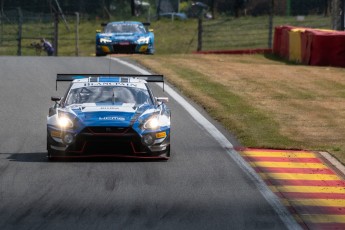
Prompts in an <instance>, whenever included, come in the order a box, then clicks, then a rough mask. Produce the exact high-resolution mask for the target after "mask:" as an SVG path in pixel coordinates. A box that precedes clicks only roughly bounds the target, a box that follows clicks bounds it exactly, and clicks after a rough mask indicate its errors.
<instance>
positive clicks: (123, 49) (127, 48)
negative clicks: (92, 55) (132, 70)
mask: <svg viewBox="0 0 345 230" xmlns="http://www.w3.org/2000/svg"><path fill="white" fill-rule="evenodd" d="M135 48H136V45H135V44H129V45H113V51H114V53H135Z"/></svg>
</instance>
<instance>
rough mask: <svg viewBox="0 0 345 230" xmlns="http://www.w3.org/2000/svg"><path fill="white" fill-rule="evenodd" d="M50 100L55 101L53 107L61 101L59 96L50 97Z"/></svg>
mask: <svg viewBox="0 0 345 230" xmlns="http://www.w3.org/2000/svg"><path fill="white" fill-rule="evenodd" d="M51 100H52V101H54V102H55V105H54V107H53V108H54V109H56V108H57V107H59V106H60V103H59V101H61V97H51Z"/></svg>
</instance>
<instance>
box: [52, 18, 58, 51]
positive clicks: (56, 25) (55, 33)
mask: <svg viewBox="0 0 345 230" xmlns="http://www.w3.org/2000/svg"><path fill="white" fill-rule="evenodd" d="M58 40H59V14H58V13H55V14H54V45H53V46H54V50H55V52H54V56H58V45H59V44H58Z"/></svg>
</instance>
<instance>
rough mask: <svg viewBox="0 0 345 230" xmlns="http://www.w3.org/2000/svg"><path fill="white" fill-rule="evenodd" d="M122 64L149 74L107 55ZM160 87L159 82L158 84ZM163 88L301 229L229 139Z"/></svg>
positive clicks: (287, 220)
mask: <svg viewBox="0 0 345 230" xmlns="http://www.w3.org/2000/svg"><path fill="white" fill-rule="evenodd" d="M108 58H110V59H111V60H113V61H116V62H118V63H120V64H122V65H125V66H127V67H129V68H131V69H133V70H135V71H137V72H139V73H140V74H151V73H150V72H148V71H146V70H144V69H142V68H140V67H138V66H135V65H133V64H131V63H129V62H126V61H123V60H121V59H118V58H114V57H108ZM159 86H160V87H162V85H161V84H159ZM164 90H165V91H166V92H167V93H168V94H169V95H170V96H171V97H172V98H174V99H175V100H176V102H177V103H179V104H180V105H181V106H182V107H183V108H184V109H185V110H186V111H187V112H188V113H189V114H190V115H191V116H192V117H193V118H194V119H195V120H196V121H197V122H198V123H199V124H200V125H201V126H202V127H204V129H205V130H206V131H207V132H209V134H210V135H212V137H213V138H214V139H215V140H216V141H218V143H219V144H220V145H221V146H222V147H223V148H224V149H225V151H226V152H227V154H228V155H229V156H230V157H231V158H232V159H233V160H234V161H235V162H236V163H237V164H238V165H239V167H240V168H241V169H242V170H243V171H244V172H245V173H246V174H247V175H248V176H249V177H250V178H251V179H252V181H253V182H254V183H255V185H256V187H257V188H258V189H259V191H260V192H261V194H262V195H263V196H264V197H265V199H266V200H267V202H268V203H269V204H270V205H271V206H272V207H273V208H274V210H275V211H276V212H277V214H278V215H279V217H280V219H281V220H282V221H283V222H284V224H285V226H286V227H287V228H288V229H291V230H292V229H294V230H298V229H302V228H301V227H300V225H299V224H298V223H297V222H296V220H295V219H294V218H293V217H292V216H291V214H290V213H289V211H288V210H287V209H286V208H285V207H284V206H283V205H282V204H281V202H280V200H279V198H278V197H277V196H276V195H275V194H274V193H273V192H272V191H271V190H270V189H269V188H268V187H267V186H266V184H265V182H264V181H263V180H262V179H261V178H260V177H259V176H258V175H257V173H256V172H255V171H254V169H253V168H252V167H251V166H249V165H248V164H247V162H246V161H245V160H244V159H243V158H242V157H241V155H240V154H239V153H238V152H237V151H236V150H234V148H233V145H232V144H231V143H230V141H229V140H228V139H227V138H226V137H225V136H224V135H223V134H222V133H221V132H220V131H219V130H218V129H217V128H216V127H215V126H214V125H213V124H212V123H211V122H209V121H208V120H207V119H206V118H205V117H204V116H203V115H202V114H201V113H200V112H199V111H198V110H196V109H195V108H194V107H193V106H192V105H191V104H190V103H189V102H188V101H186V100H185V99H184V98H183V97H181V96H180V95H179V94H178V93H177V92H176V91H175V90H173V89H172V88H171V87H170V86H169V85H165V87H164Z"/></svg>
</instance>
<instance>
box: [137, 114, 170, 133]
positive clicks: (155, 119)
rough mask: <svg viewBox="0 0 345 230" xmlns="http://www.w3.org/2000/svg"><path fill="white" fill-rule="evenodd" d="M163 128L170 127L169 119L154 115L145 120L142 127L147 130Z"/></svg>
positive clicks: (164, 116)
mask: <svg viewBox="0 0 345 230" xmlns="http://www.w3.org/2000/svg"><path fill="white" fill-rule="evenodd" d="M165 126H170V117H168V116H166V115H154V116H151V117H150V118H149V119H147V120H146V121H145V122H144V125H143V126H142V127H143V129H147V130H156V129H159V128H160V127H165Z"/></svg>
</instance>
